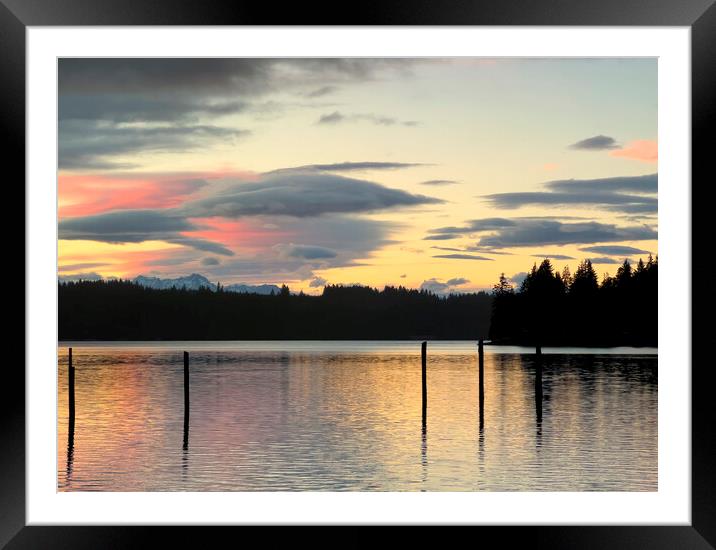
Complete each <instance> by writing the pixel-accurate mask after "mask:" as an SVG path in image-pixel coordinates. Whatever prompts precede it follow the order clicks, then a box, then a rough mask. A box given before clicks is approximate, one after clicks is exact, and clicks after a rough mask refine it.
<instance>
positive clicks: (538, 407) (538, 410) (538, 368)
mask: <svg viewBox="0 0 716 550" xmlns="http://www.w3.org/2000/svg"><path fill="white" fill-rule="evenodd" d="M535 414H536V417H537V428H538V430H541V426H542V346H539V345H538V346H537V349H536V357H535ZM538 433H539V432H538Z"/></svg>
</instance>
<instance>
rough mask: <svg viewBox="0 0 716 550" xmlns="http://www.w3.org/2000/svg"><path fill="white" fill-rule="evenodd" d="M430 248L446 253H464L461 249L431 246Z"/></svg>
mask: <svg viewBox="0 0 716 550" xmlns="http://www.w3.org/2000/svg"><path fill="white" fill-rule="evenodd" d="M430 248H434V249H435V250H445V251H447V252H465V250H464V249H462V248H453V247H450V246H431V247H430Z"/></svg>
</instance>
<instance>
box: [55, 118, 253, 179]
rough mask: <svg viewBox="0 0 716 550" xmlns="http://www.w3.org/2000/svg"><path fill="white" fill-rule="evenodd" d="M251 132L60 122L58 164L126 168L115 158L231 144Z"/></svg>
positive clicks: (213, 128) (212, 127)
mask: <svg viewBox="0 0 716 550" xmlns="http://www.w3.org/2000/svg"><path fill="white" fill-rule="evenodd" d="M248 133H249V132H248V131H246V130H236V129H229V128H221V127H218V126H208V125H196V126H166V125H165V126H151V127H138V126H127V125H117V124H97V123H95V122H88V121H78V120H71V121H64V122H61V123H60V125H59V140H58V163H59V167H60V168H66V169H67V168H69V169H74V168H82V169H96V168H100V169H101V168H126V167H127V165H126V164H121V163H117V162H116V161H114V160H113V157H115V156H117V155H129V154H137V153H142V152H147V151H154V152H167V151H171V152H181V151H189V150H192V149H196V148H198V147H203V146H206V145H207V144H208V143H216V142H222V143H231V142H233V141H234V140H236V139H238V138H241V137H245V136H246V135H248Z"/></svg>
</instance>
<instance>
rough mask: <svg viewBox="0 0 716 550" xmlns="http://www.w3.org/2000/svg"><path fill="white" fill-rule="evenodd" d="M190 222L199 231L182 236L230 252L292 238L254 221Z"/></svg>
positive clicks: (213, 220)
mask: <svg viewBox="0 0 716 550" xmlns="http://www.w3.org/2000/svg"><path fill="white" fill-rule="evenodd" d="M190 221H191V222H192V223H193V224H195V225H196V226H198V227H200V228H201V229H199V230H198V231H190V232H184V233H182V235H184V236H185V237H191V238H199V239H205V240H208V241H212V242H218V243H221V244H223V245H224V246H226V247H227V248H230V249H232V250H236V249H243V250H247V249H256V250H258V249H263V248H265V247H268V246H272V245H274V244H277V243H280V242H283V241H284V240H286V239H287V238H290V237H292V236H293V235H292V234H291V233H290V232H287V231H281V230H279V229H278V228H277V227H275V226H271V227H267V226H265V225H264V224H262V222H256V221H254V220H228V219H226V218H191V219H190Z"/></svg>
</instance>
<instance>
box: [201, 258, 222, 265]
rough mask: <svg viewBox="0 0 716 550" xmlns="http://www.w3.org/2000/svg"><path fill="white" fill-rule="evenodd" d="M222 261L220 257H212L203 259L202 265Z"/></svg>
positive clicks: (217, 263)
mask: <svg viewBox="0 0 716 550" xmlns="http://www.w3.org/2000/svg"><path fill="white" fill-rule="evenodd" d="M220 263H221V262H220V261H219V260H218V259H216V258H212V257H208V258H202V259H201V265H205V266H213V265H219V264H220Z"/></svg>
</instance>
